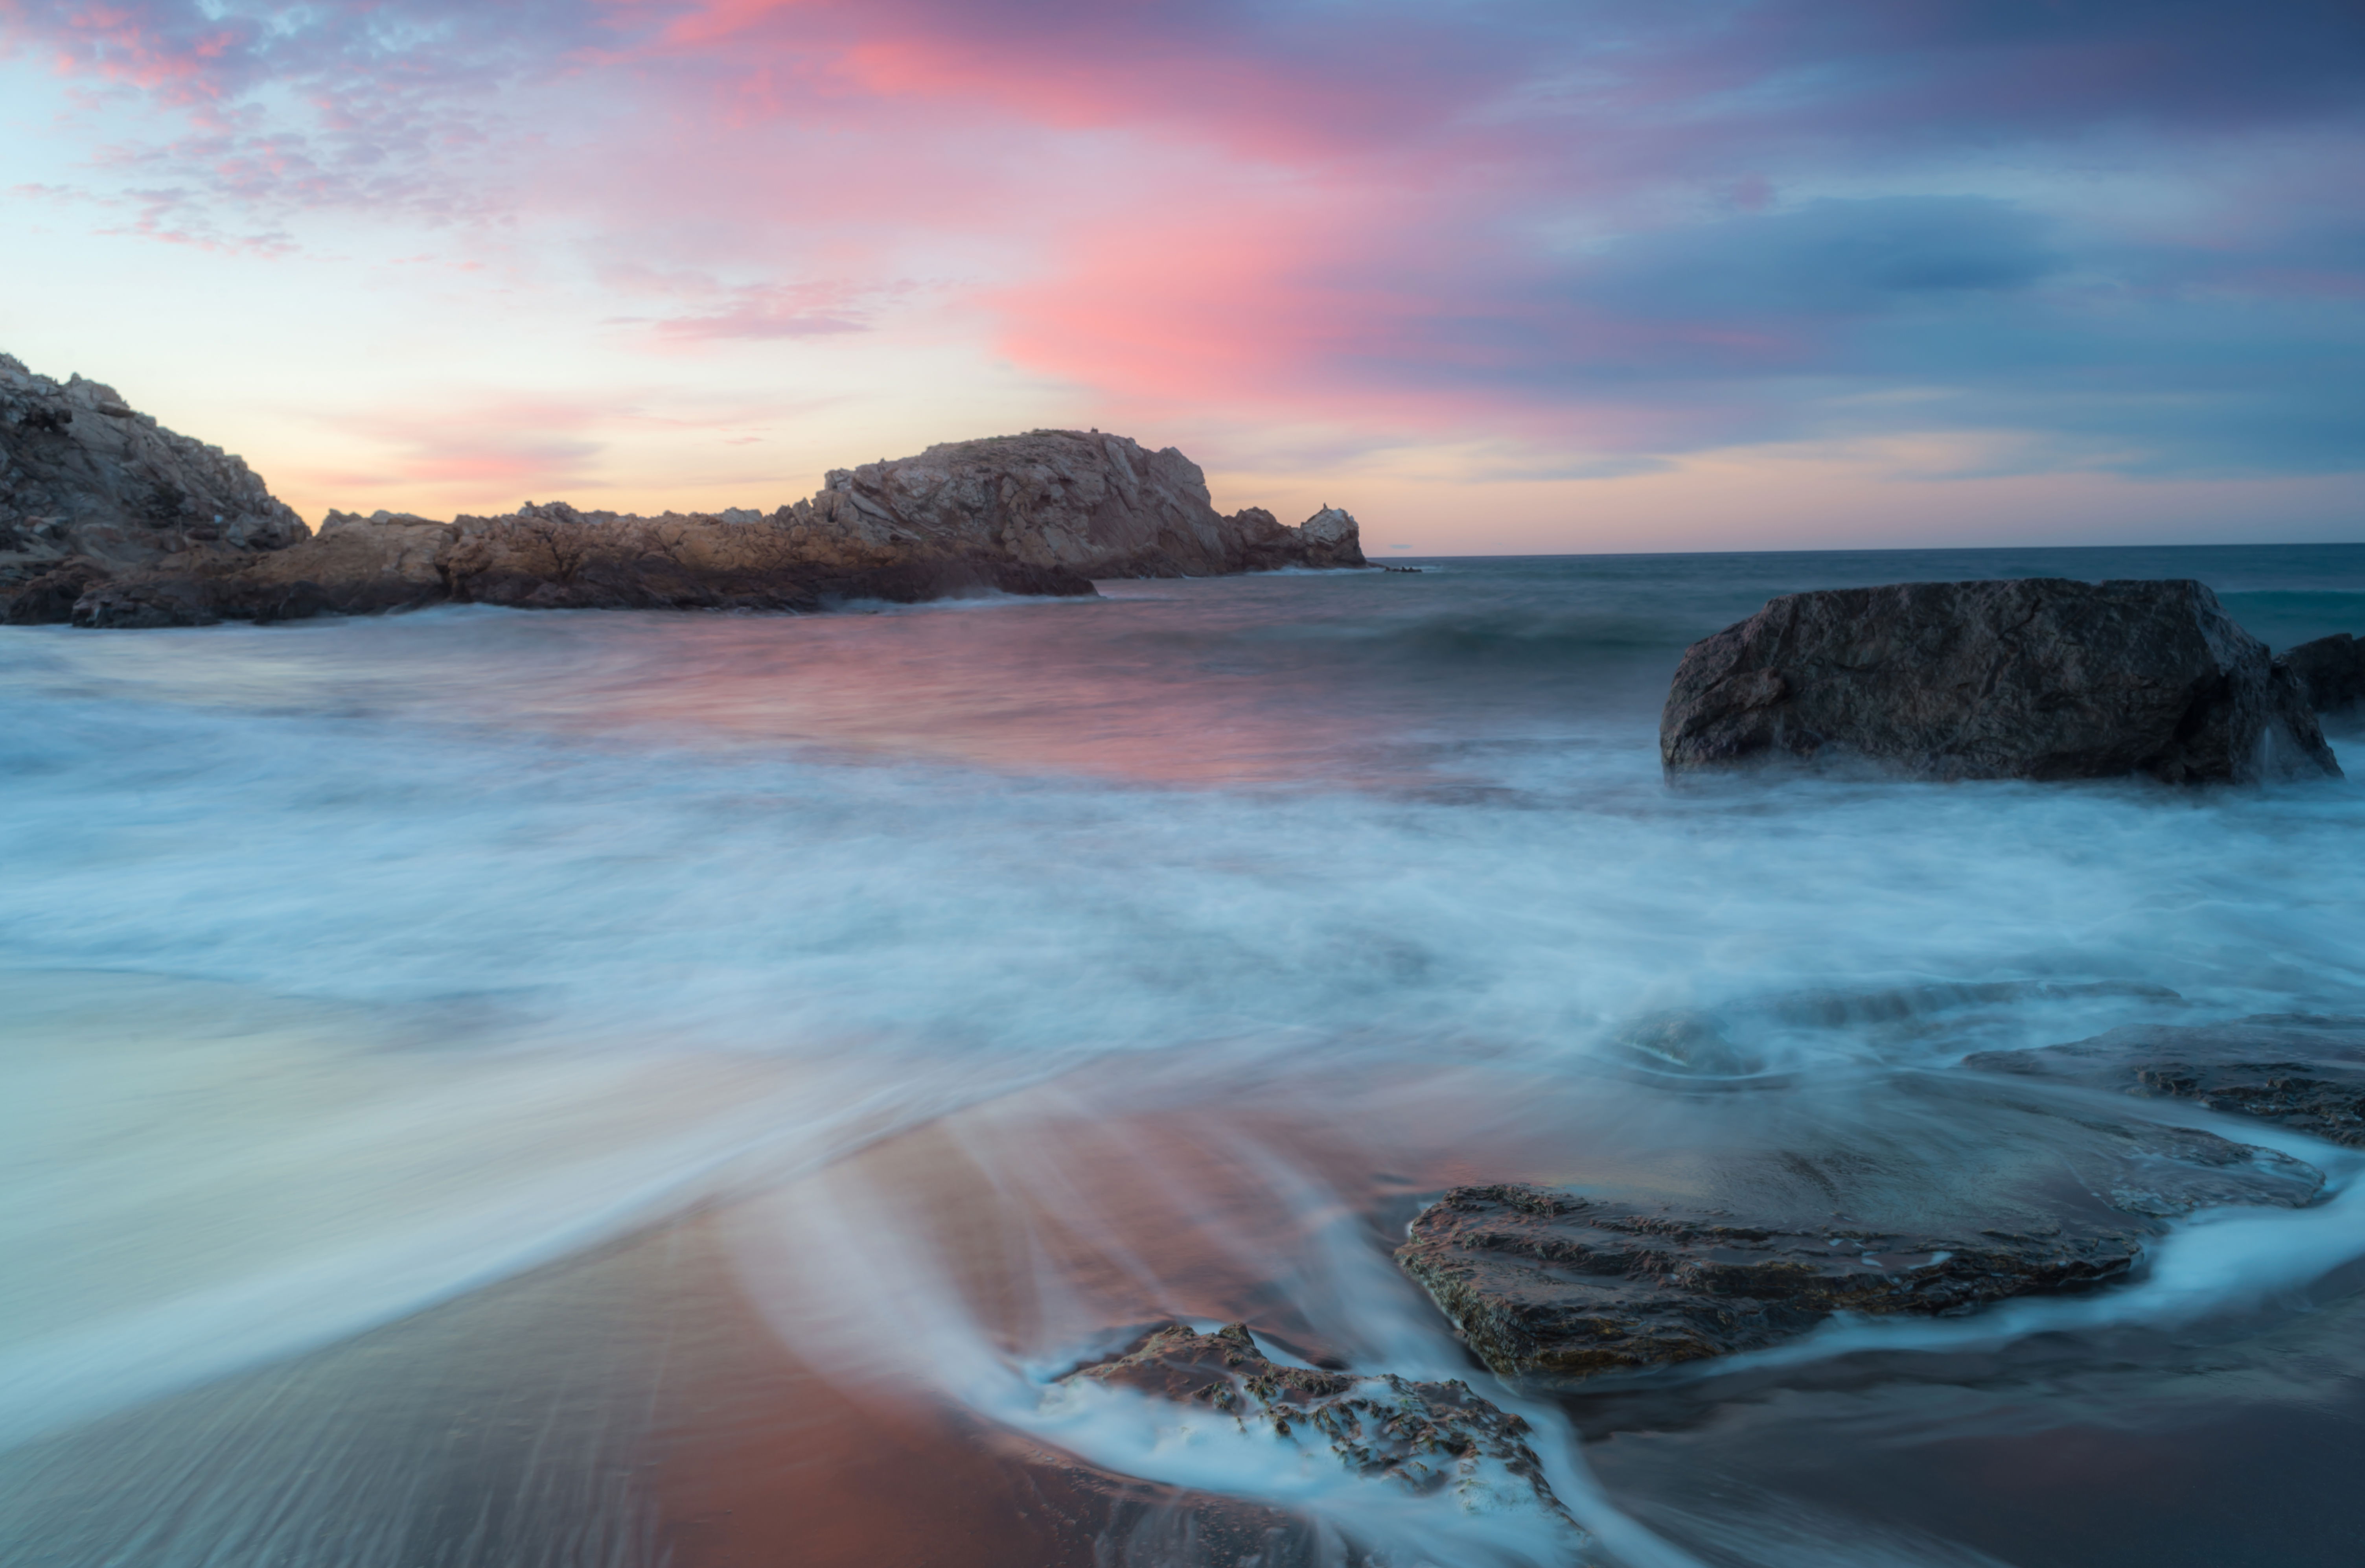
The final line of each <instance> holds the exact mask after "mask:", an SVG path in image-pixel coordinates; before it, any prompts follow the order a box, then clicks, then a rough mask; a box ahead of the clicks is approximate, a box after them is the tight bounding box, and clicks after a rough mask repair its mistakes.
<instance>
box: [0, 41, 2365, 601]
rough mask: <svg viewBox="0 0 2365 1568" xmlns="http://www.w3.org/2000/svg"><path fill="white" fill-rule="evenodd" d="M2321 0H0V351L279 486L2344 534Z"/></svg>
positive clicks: (1686, 523) (444, 496)
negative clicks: (1169, 478) (231, 456)
mask: <svg viewBox="0 0 2365 1568" xmlns="http://www.w3.org/2000/svg"><path fill="white" fill-rule="evenodd" d="M2360 193H2365V6H2360V5H2359V4H2357V3H2356V0H2322V3H2318V0H2250V3H2248V4H2244V5H2238V6H2237V5H2234V4H2231V3H2224V0H2221V3H2214V4H2195V3H2191V0H2141V3H2136V0H1696V3H1687V0H1649V3H1635V4H1627V3H1623V0H1614V3H1612V0H1418V3H1413V0H1404V3H1398V0H1264V3H1261V4H1245V3H1239V0H1197V3H1195V4H1180V3H1171V0H1037V3H1032V4H1022V3H1018V0H353V3H346V0H314V3H311V4H307V5H284V4H276V3H272V0H0V236H5V238H6V243H5V244H0V351H5V352H8V353H15V354H16V355H17V357H18V358H20V359H22V360H23V361H25V362H26V363H27V364H28V365H29V366H30V367H31V368H32V369H34V370H36V371H39V372H42V373H44V374H48V375H55V376H58V377H60V378H63V377H64V376H65V375H68V374H70V373H74V372H79V373H81V374H83V375H89V376H91V377H94V378H95V379H97V380H100V381H105V382H107V383H109V384H111V385H113V386H116V387H118V389H119V390H121V391H122V392H123V393H124V394H125V396H127V397H128V398H129V399H130V400H131V402H132V403H133V405H134V406H135V407H138V408H140V409H144V410H146V411H149V412H151V413H154V414H156V415H157V416H158V417H159V418H160V419H162V420H163V421H164V422H165V423H166V424H167V425H170V426H172V427H174V428H175V429H178V430H180V431H184V432H185V433H189V434H193V435H196V436H198V437H199V438H201V439H203V440H206V441H208V442H215V443H217V444H219V445H222V446H224V447H226V448H228V449H230V450H231V451H233V452H236V453H239V454H241V455H243V456H244V457H245V458H246V459H247V460H248V461H249V462H250V463H252V465H254V466H255V467H256V469H257V470H258V471H259V472H261V473H262V474H263V476H264V477H265V479H266V480H268V481H269V482H270V484H271V485H272V487H273V488H274V490H275V492H276V493H277V494H279V495H280V496H281V497H282V498H284V499H286V500H287V501H288V502H289V503H291V504H292V505H294V506H295V507H296V508H297V510H299V511H301V512H302V513H303V514H304V515H305V516H306V517H307V518H308V519H310V520H312V521H316V522H317V521H319V517H320V516H321V514H322V513H323V512H324V511H325V510H327V509H329V508H331V507H342V508H346V509H349V510H364V511H367V510H375V509H377V508H380V507H386V508H389V509H392V510H412V511H418V512H421V513H426V514H429V515H434V516H449V515H451V514H452V513H453V512H454V511H498V510H508V509H510V508H511V507H513V506H515V505H517V504H518V503H520V502H521V501H524V500H528V499H532V500H551V499H567V500H572V501H574V502H576V503H577V505H579V506H585V507H611V508H619V509H643V510H662V509H664V508H666V507H668V506H670V507H677V508H681V509H685V510H687V509H693V508H712V507H721V506H731V505H739V506H757V507H763V508H766V509H769V508H771V507H775V506H778V505H779V504H781V503H783V502H785V501H789V500H792V499H794V498H797V497H799V496H801V495H805V494H809V493H811V492H812V491H813V489H814V488H815V487H818V485H819V484H820V482H821V479H822V476H823V473H824V470H826V469H828V468H832V467H838V466H850V465H854V464H857V463H863V462H869V461H871V460H873V459H876V458H880V457H887V456H895V455H902V454H907V453H911V452H916V451H918V450H919V449H921V448H922V447H924V446H926V445H928V444H930V443H932V442H938V441H949V440H959V439H966V438H970V437H974V436H980V435H990V434H997V433H1003V432H1008V431H1022V430H1028V429H1033V428H1037V427H1042V426H1057V427H1065V428H1096V429H1101V430H1109V431H1122V432H1124V433H1126V434H1130V435H1133V436H1135V437H1137V438H1138V439H1139V440H1141V441H1142V442H1144V443H1145V444H1148V445H1150V446H1167V445H1172V446H1178V447H1180V448H1181V449H1182V450H1183V452H1184V453H1185V454H1188V455H1190V456H1191V457H1192V458H1193V459H1194V460H1195V461H1197V462H1198V463H1200V464H1201V465H1203V466H1204V467H1205V469H1206V470H1207V472H1208V476H1209V481H1210V484H1211V486H1212V487H1213V488H1214V491H1215V497H1216V504H1217V505H1218V506H1219V507H1222V508H1223V509H1225V510H1232V509H1234V508H1237V507H1241V506H1249V505H1262V506H1267V507H1270V508H1272V510H1274V511H1276V512H1277V513H1279V514H1281V515H1282V516H1283V519H1284V520H1285V521H1295V519H1296V518H1299V517H1302V516H1304V515H1306V513H1308V512H1311V511H1312V510H1315V508H1317V506H1320V505H1324V504H1337V505H1340V506H1345V507H1347V508H1349V509H1350V510H1353V511H1354V512H1355V513H1356V514H1357V515H1358V517H1359V518H1360V519H1361V520H1362V523H1363V528H1364V536H1365V543H1366V546H1367V548H1371V549H1373V550H1375V551H1377V550H1390V549H1394V550H1402V551H1406V552H1409V553H1413V554H1453V553H1497V552H1514V553H1530V552H1533V553H1542V552H1561V551H1593V550H1603V551H1624V550H1654V549H1664V550H1687V549H1734V548H1739V549H1751V548H1756V549H1788V548H1821V547H1833V546H1843V547H1844V546H1912V545H1923V544H1982V543H1992V544H2031V543H2064V544H2068V543H2138V542H2143V543H2154V542H2158V543H2174V542H2224V543H2239V542H2245V541H2252V542H2261V541H2269V540H2276V541H2309V540H2365V195H2360Z"/></svg>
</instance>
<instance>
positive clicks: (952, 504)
mask: <svg viewBox="0 0 2365 1568" xmlns="http://www.w3.org/2000/svg"><path fill="white" fill-rule="evenodd" d="M797 510H798V512H799V516H798V518H797V519H796V520H795V521H794V522H793V523H792V526H798V525H801V526H805V527H808V528H816V529H824V530H827V531H830V532H833V533H835V534H838V535H852V536H855V537H860V538H868V539H873V540H878V541H880V542H885V541H888V540H893V539H899V538H908V539H913V540H917V541H925V542H927V543H933V544H936V545H938V546H940V547H950V548H965V549H984V550H991V551H992V552H993V553H995V554H999V555H1003V556H1006V557H1007V558H1009V559H1010V560H1013V561H1016V562H1019V563H1022V564H1025V565H1027V566H1040V567H1054V566H1056V567H1062V568H1065V569H1066V570H1068V571H1071V572H1076V573H1079V574H1081V575H1082V576H1084V577H1214V576H1218V575H1221V574H1224V573H1227V572H1243V571H1262V570H1270V569H1272V568H1274V567H1278V566H1362V565H1363V564H1364V563H1363V553H1362V545H1361V543H1360V540H1359V537H1358V532H1357V529H1356V526H1355V520H1354V519H1353V518H1352V517H1351V516H1349V515H1348V514H1347V513H1345V512H1343V511H1340V510H1338V509H1336V508H1332V507H1325V508H1323V509H1322V510H1320V511H1317V512H1316V513H1315V514H1314V515H1313V516H1312V517H1310V518H1308V519H1307V520H1306V521H1305V522H1304V523H1303V524H1301V525H1299V526H1298V527H1295V528H1290V527H1286V526H1284V525H1283V523H1282V522H1281V521H1279V520H1277V519H1276V518H1274V516H1273V515H1272V513H1271V512H1269V511H1267V510H1264V509H1263V508H1261V507H1250V508H1249V509H1247V510H1244V511H1239V512H1235V513H1233V514H1232V515H1231V516H1229V517H1226V516H1223V515H1221V514H1219V513H1218V512H1217V511H1216V509H1215V507H1214V505H1213V504H1212V502H1211V501H1210V500H1209V498H1208V494H1207V479H1206V476H1205V474H1204V473H1202V472H1201V471H1200V468H1199V465H1197V464H1195V463H1194V462H1192V461H1191V460H1190V459H1189V458H1187V457H1184V456H1183V454H1181V453H1180V452H1177V451H1175V450H1174V449H1173V448H1172V447H1171V446H1170V447H1167V448H1165V449H1163V450H1162V451H1158V452H1151V451H1149V450H1147V449H1146V448H1144V447H1143V446H1142V445H1141V444H1140V443H1139V442H1136V441H1133V440H1131V439H1129V438H1127V437H1125V436H1118V435H1108V434H1104V433H1103V432H1101V431H1048V430H1046V431H1030V432H1029V433H1027V434H1026V435H1014V436H995V437H992V438H991V439H988V440H984V441H963V442H947V443H946V444H944V445H941V446H932V447H930V448H928V449H927V450H926V451H925V452H923V453H921V454H919V455H918V456H916V457H902V458H896V459H894V460H892V461H886V462H880V463H869V464H865V465H862V466H861V467H859V468H841V469H835V470H833V471H832V472H831V473H830V474H829V476H828V477H827V479H826V481H825V482H824V485H823V487H822V490H821V493H820V494H819V495H817V496H815V497H813V499H812V500H811V501H810V502H802V503H800V505H799V508H798V509H797Z"/></svg>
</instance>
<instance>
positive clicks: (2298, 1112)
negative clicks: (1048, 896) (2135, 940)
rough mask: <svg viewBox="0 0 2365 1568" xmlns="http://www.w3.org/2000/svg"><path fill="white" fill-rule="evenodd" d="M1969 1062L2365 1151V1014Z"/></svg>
mask: <svg viewBox="0 0 2365 1568" xmlns="http://www.w3.org/2000/svg"><path fill="white" fill-rule="evenodd" d="M1963 1065H1964V1066H1965V1067H1967V1068H1973V1069H1976V1070H1979V1071H1983V1072H2001V1073H2012V1074H2014V1075H2017V1076H2020V1077H2024V1078H2041V1079H2049V1080H2052V1081H2057V1082H2064V1083H2077V1084H2083V1085H2086V1086H2088V1087H2090V1088H2096V1089H2115V1090H2121V1091H2124V1092H2126V1093H2129V1094H2136V1095H2144V1096H2151V1097H2158V1098H2162V1099H2174V1100H2187V1101H2191V1103H2194V1104H2197V1105H2200V1106H2201V1107H2202V1108H2203V1109H2204V1110H2210V1111H2215V1112H2219V1113H2220V1114H2225V1115H2232V1116H2253V1117H2257V1118H2258V1119H2259V1120H2261V1121H2268V1122H2273V1123H2276V1124H2278V1125H2280V1126H2286V1127H2289V1128H2291V1129H2292V1131H2293V1132H2302V1133H2307V1134H2309V1135H2311V1136H2313V1137H2320V1138H2325V1139H2327V1140H2328V1141H2330V1142H2333V1143H2338V1144H2346V1145H2347V1146H2348V1147H2349V1148H2365V1018H2330V1017H2324V1016H2320V1015H2317V1014H2292V1013H2283V1014H2260V1015H2259V1016H2257V1017H2252V1018H2243V1019H2238V1020H2236V1021H2235V1022H2234V1023H2231V1024H2199V1025H2133V1026H2131V1027H2128V1028H2124V1029H2113V1030H2112V1031H2111V1032H2110V1033H2108V1034H2105V1035H2097V1036H2094V1038H2092V1039H2090V1040H2079V1041H2075V1042H2073V1043H2071V1044H2069V1045H2066V1046H2046V1047H2041V1048H2038V1049H2035V1050H2022V1051H1982V1052H1979V1053H1978V1055H1976V1056H1971V1057H1966V1058H1964V1060H1963Z"/></svg>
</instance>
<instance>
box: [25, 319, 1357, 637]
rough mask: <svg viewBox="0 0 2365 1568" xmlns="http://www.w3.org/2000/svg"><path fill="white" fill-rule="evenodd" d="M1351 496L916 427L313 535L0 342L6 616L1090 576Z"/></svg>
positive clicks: (757, 596)
mask: <svg viewBox="0 0 2365 1568" xmlns="http://www.w3.org/2000/svg"><path fill="white" fill-rule="evenodd" d="M1365 564H1366V563H1365V562H1364V559H1363V552H1362V544H1361V541H1360V537H1359V534H1358V531H1357V528H1356V524H1355V520H1354V518H1353V517H1352V516H1351V515H1350V514H1349V513H1347V512H1346V511H1343V510H1339V509H1338V508H1336V507H1328V506H1326V507H1324V508H1323V509H1322V510H1319V511H1317V512H1316V513H1315V514H1314V515H1313V516H1312V517H1310V518H1307V519H1306V521H1304V522H1302V523H1299V524H1297V525H1295V527H1292V526H1289V525H1286V524H1283V522H1282V521H1280V520H1279V519H1277V518H1275V517H1274V516H1273V515H1272V513H1271V512H1269V511H1266V510H1263V509H1262V508H1261V507H1250V508H1248V509H1247V510H1242V511H1238V512H1234V513H1232V514H1230V515H1229V516H1226V515H1224V514H1221V513H1219V512H1217V511H1216V509H1215V507H1214V505H1213V504H1212V502H1211V501H1210V499H1209V497H1208V493H1207V481H1206V476H1205V474H1204V473H1202V472H1201V470H1200V468H1199V465H1197V464H1195V463H1193V462H1191V461H1190V460H1189V459H1188V458H1186V457H1184V456H1183V454H1181V453H1180V452H1177V451H1175V450H1174V449H1173V448H1171V447H1168V448H1165V449H1164V450H1162V451H1158V452H1152V451H1149V449H1147V448H1145V447H1143V446H1142V445H1141V444H1140V443H1139V442H1136V441H1133V440H1131V439H1129V438H1127V437H1125V436H1118V435H1107V434H1104V433H1102V432H1101V431H1031V432H1029V433H1027V434H1026V435H1015V436H997V437H992V438H990V439H987V440H982V441H967V442H949V443H947V444H945V445H941V446H932V447H930V448H928V449H927V450H926V451H925V452H923V453H921V454H919V455H918V456H916V457H904V458H898V459H895V460H893V461H891V462H880V463H871V464H866V465H863V466H861V467H858V468H850V469H845V468H841V469H835V470H833V471H831V473H830V474H829V475H828V476H827V478H826V480H825V481H824V485H823V487H822V489H821V492H820V493H819V494H817V495H815V496H813V498H811V499H809V500H801V501H798V502H796V503H795V504H794V505H792V506H784V507H781V508H779V510H777V511H773V512H769V513H765V512H760V511H756V510H735V509H734V510H724V511H721V512H671V511H669V512H666V513H664V514H662V515H659V516H656V517H644V516H638V515H633V514H622V513H616V512H607V511H588V512H587V511H578V510H576V509H575V508H574V507H571V506H568V505H566V503H564V502H553V503H549V504H545V505H539V506H538V505H534V504H532V503H531V502H529V503H528V504H527V505H525V506H523V507H521V508H520V509H519V510H516V511H514V512H509V513H505V514H502V515H500V516H497V517H471V516H465V515H464V516H460V517H456V518H454V519H453V520H452V521H448V522H444V521H434V520H432V519H428V518H421V517H413V516H409V515H408V514H397V513H388V512H383V511H380V512H376V513H374V514H372V515H370V516H367V517H364V516H360V515H357V514H354V513H352V512H340V511H332V512H331V513H330V514H329V515H328V518H327V519H326V520H325V521H323V522H322V523H321V525H320V529H319V532H317V533H316V532H311V531H310V530H308V528H307V527H306V526H305V524H304V521H303V520H302V519H301V518H299V517H297V515H296V513H295V512H294V511H293V510H290V509H289V508H288V507H286V505H284V504H283V503H281V502H280V501H278V500H276V499H275V498H273V497H272V495H271V493H270V491H269V490H268V489H267V488H265V487H264V485H263V480H262V479H261V478H260V477H258V476H256V475H255V473H254V472H253V470H252V469H250V468H249V467H247V465H245V464H244V463H243V462H241V460H239V459H238V458H236V457H232V456H230V455H228V454H225V453H223V452H222V451H221V449H220V448H219V447H212V446H207V445H205V444H204V443H202V442H196V441H194V440H191V439H190V438H189V437H186V436H183V435H178V434H175V433H174V432H173V431H168V430H165V429H163V427H162V426H160V425H158V424H157V422H156V421H155V420H154V419H153V418H151V416H149V415H146V414H140V413H136V412H134V411H133V410H132V409H131V408H130V407H129V405H128V404H126V403H125V402H124V400H123V398H122V397H121V396H120V395H119V394H118V393H117V392H116V391H115V389H114V388H112V387H110V386H106V385H104V384H102V383H99V382H95V381H86V380H84V379H83V378H82V377H81V376H79V375H77V376H75V377H73V379H72V380H70V381H67V382H64V383H60V382H57V381H53V380H51V379H50V378H49V377H47V376H42V375H34V374H33V373H32V372H30V371H28V369H26V367H25V366H24V364H22V363H21V362H19V361H17V360H16V359H14V358H12V357H10V356H8V355H6V354H0V612H5V615H6V620H7V621H8V622H11V623H14V624H18V625H25V624H38V623H43V622H72V623H73V624H75V625H78V626H94V627H140V626H195V625H206V624H209V623H211V622H218V621H224V620H240V621H257V622H271V621H288V620H299V619H303V618H306V617H309V616H315V615H324V614H325V615H354V614H375V613H379V612H382V611H386V610H399V609H409V608H414V607H419V606H424V605H429V604H437V603H444V602H459V603H475V604H501V605H512V606H518V607H521V608H526V609H536V610H543V609H547V610H820V609H824V608H826V607H828V606H829V605H831V604H834V603H838V602H842V601H845V600H847V599H888V600H892V601H897V602H906V603H908V602H913V601H917V600H921V599H936V598H942V597H946V596H948V595H956V594H961V593H969V592H979V591H989V590H991V591H1000V592H1004V593H1019V594H1056V595H1081V594H1090V593H1092V592H1093V585H1092V579H1093V578H1094V577H1212V576H1217V575H1222V574H1227V573H1234V572H1254V571H1271V570H1275V569H1278V568H1282V567H1288V566H1299V567H1316V568H1321V567H1337V566H1364V565H1365Z"/></svg>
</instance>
